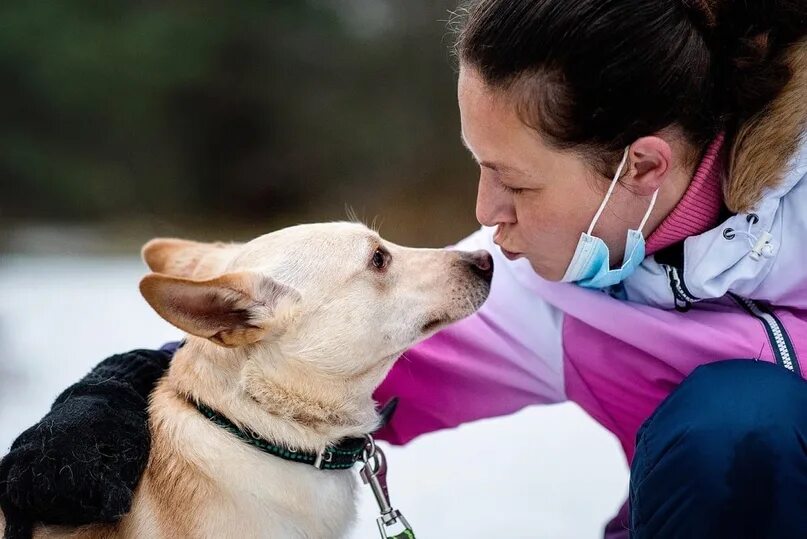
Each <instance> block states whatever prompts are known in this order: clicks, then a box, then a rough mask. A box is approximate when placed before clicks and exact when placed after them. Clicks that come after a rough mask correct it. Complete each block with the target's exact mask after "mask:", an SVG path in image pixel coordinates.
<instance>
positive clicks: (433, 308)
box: [140, 223, 493, 376]
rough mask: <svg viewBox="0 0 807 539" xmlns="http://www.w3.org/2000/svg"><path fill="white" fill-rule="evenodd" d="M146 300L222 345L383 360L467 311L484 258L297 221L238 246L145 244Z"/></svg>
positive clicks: (331, 363)
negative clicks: (399, 244)
mask: <svg viewBox="0 0 807 539" xmlns="http://www.w3.org/2000/svg"><path fill="white" fill-rule="evenodd" d="M143 257H144V259H145V261H146V263H147V264H148V266H149V268H150V269H151V270H152V271H153V272H154V273H151V274H149V275H148V276H146V277H145V278H143V280H142V281H141V284H140V290H141V292H142V294H143V296H144V297H145V299H146V301H148V303H149V304H150V305H151V306H152V307H153V308H154V309H155V310H156V311H157V313H158V314H159V315H160V316H162V317H163V318H165V319H166V320H167V321H168V322H170V323H171V324H173V325H175V326H176V327H178V328H180V329H182V330H184V331H186V332H187V333H189V334H190V335H194V336H197V337H202V338H205V339H208V340H210V341H212V342H214V343H216V344H218V345H221V346H225V347H251V346H253V347H254V346H271V347H274V348H275V349H276V350H278V351H279V352H280V354H281V355H282V356H284V357H287V358H294V360H295V361H301V362H305V363H306V364H310V365H312V366H314V367H315V368H316V369H318V370H320V371H322V372H323V373H330V374H338V375H346V376H350V375H354V374H357V373H360V372H364V371H366V370H367V369H369V368H371V367H372V366H373V365H375V364H378V363H379V362H381V361H383V360H389V359H394V358H396V357H397V356H399V355H400V354H401V353H402V352H403V351H405V350H406V349H407V348H409V347H410V346H412V345H413V344H414V343H416V342H418V341H419V340H421V339H423V338H425V337H427V336H429V335H430V334H432V333H434V332H435V331H437V330H438V329H440V328H442V327H444V326H445V325H447V324H450V323H452V322H455V321H457V320H460V319H461V318H464V317H466V316H468V315H470V314H472V313H473V312H474V311H475V310H476V309H478V308H479V307H480V306H481V305H482V303H483V302H484V301H485V299H486V298H487V296H488V292H489V290H490V282H491V277H492V274H493V265H492V264H493V263H492V259H491V257H490V255H489V254H488V253H486V252H484V251H478V252H473V253H468V252H460V251H450V250H442V249H412V248H406V247H401V246H398V245H395V244H392V243H390V242H387V241H385V240H383V239H382V238H381V237H379V235H378V234H377V233H375V232H374V231H372V230H370V229H369V228H367V227H365V226H363V225H360V224H356V223H327V224H312V225H301V226H296V227H292V228H287V229H283V230H279V231H277V232H273V233H271V234H267V235H265V236H261V237H259V238H257V239H255V240H252V241H250V242H248V243H245V244H204V243H196V242H189V241H184V240H175V239H157V240H152V241H151V242H149V243H148V244H146V246H145V247H144V248H143Z"/></svg>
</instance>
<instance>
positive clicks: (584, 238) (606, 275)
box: [561, 147, 658, 288]
mask: <svg viewBox="0 0 807 539" xmlns="http://www.w3.org/2000/svg"><path fill="white" fill-rule="evenodd" d="M629 150H630V147H627V148H625V155H624V156H623V157H622V162H621V163H620V164H619V168H617V171H616V174H615V175H614V179H613V180H611V186H610V187H609V188H608V193H606V195H605V198H604V199H603V201H602V204H600V209H599V210H597V213H596V215H594V219H593V220H592V221H591V225H589V227H588V231H587V232H584V233H583V234H581V235H580V240H579V241H578V242H577V249H576V250H575V252H574V256H573V257H572V261H571V262H570V263H569V268H568V269H567V270H566V275H564V276H563V279H561V280H562V281H563V282H565V283H577V284H578V285H580V286H583V287H586V288H606V287H609V286H613V285H615V284H617V283H620V282H622V281H623V280H624V279H626V278H627V277H628V276H629V275H631V274H632V273H633V272H634V271H636V268H638V267H639V264H641V263H642V261H643V260H644V255H645V243H644V236H643V235H642V229H643V228H644V225H645V224H646V223H647V220H648V219H649V218H650V214H651V213H652V212H653V207H654V206H655V205H656V198H658V191H656V192H655V193H653V199H652V200H651V201H650V207H649V208H648V209H647V213H645V215H644V219H642V222H641V224H640V225H639V229H638V230H633V229H631V230H628V237H627V240H626V241H625V257H624V258H623V260H622V266H621V267H619V268H617V269H611V262H610V254H609V252H608V246H607V245H606V244H605V242H604V241H602V239H600V238H598V237H596V236H592V235H591V232H592V231H593V230H594V226H595V225H596V224H597V221H598V220H599V219H600V216H601V215H602V212H603V210H604V209H605V205H606V204H607V203H608V200H609V199H610V198H611V194H612V193H613V192H614V188H615V187H616V184H617V183H618V181H619V176H620V175H621V174H622V170H623V169H624V168H625V164H626V163H627V162H628V151H629Z"/></svg>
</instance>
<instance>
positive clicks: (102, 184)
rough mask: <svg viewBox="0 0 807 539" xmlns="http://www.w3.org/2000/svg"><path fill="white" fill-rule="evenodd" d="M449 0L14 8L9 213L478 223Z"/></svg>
mask: <svg viewBox="0 0 807 539" xmlns="http://www.w3.org/2000/svg"><path fill="white" fill-rule="evenodd" d="M452 8H454V2H447V1H444V0H406V1H400V0H330V1H328V0H270V1H254V0H237V1H229V2H213V1H203V0H202V1H194V2H180V1H169V0H164V1H152V0H139V1H136V0H119V1H117V2H106V1H98V0H71V1H53V2H47V1H38V0H28V1H20V0H5V1H4V2H2V3H0V82H1V84H0V118H2V121H0V224H2V226H3V227H4V228H6V229H9V228H10V227H17V226H20V225H21V224H23V225H24V224H30V223H42V222H44V223H82V224H84V225H87V224H89V225H93V226H106V225H109V224H110V223H117V224H125V225H126V226H129V225H132V226H139V227H141V228H140V229H144V227H145V230H147V231H148V233H151V232H155V233H166V232H176V233H182V234H185V235H194V234H196V235H199V234H201V235H203V236H210V237H216V236H221V235H223V234H224V232H223V231H224V230H227V231H229V230H235V229H239V230H240V229H248V230H249V231H250V233H251V231H253V230H254V231H266V230H267V229H270V228H272V227H276V226H283V225H286V224H291V223H294V222H298V221H310V220H327V219H340V218H344V216H345V210H344V207H345V205H349V206H351V207H353V208H355V209H356V211H357V213H358V214H359V215H360V216H367V217H368V218H372V217H374V216H376V215H377V216H379V217H380V218H381V220H382V221H383V223H384V225H383V229H382V232H385V233H386V235H387V236H391V237H392V238H393V239H397V240H401V241H413V242H419V243H428V244H443V243H447V242H451V241H453V240H456V239H458V238H459V237H460V235H461V234H464V233H466V232H467V231H469V230H471V229H472V228H473V226H474V219H473V198H474V191H475V173H474V168H473V166H472V164H471V162H470V159H469V158H468V157H467V156H466V155H465V154H464V151H463V150H462V149H461V145H460V143H459V119H458V113H457V107H456V97H455V78H456V74H455V69H454V68H453V61H452V59H451V58H450V54H449V52H448V49H449V45H450V42H451V36H450V35H449V34H448V31H447V29H446V23H445V21H446V19H448V18H449V16H450V15H449V10H450V9H452Z"/></svg>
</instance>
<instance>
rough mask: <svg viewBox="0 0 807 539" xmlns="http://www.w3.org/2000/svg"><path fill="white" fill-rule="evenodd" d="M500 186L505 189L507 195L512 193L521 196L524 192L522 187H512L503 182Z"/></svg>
mask: <svg viewBox="0 0 807 539" xmlns="http://www.w3.org/2000/svg"><path fill="white" fill-rule="evenodd" d="M499 185H501V186H502V189H504V191H505V193H510V194H512V195H519V194H521V193H523V192H524V189H523V188H520V187H510V186H509V185H507V184H504V183H502V182H499Z"/></svg>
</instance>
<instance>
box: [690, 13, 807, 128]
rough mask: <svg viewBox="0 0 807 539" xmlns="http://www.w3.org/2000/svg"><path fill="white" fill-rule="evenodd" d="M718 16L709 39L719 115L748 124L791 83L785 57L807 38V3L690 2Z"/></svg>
mask: <svg viewBox="0 0 807 539" xmlns="http://www.w3.org/2000/svg"><path fill="white" fill-rule="evenodd" d="M685 2H687V3H689V4H699V5H702V6H705V7H706V10H707V11H708V12H709V13H711V15H712V16H713V17H714V26H713V29H712V32H711V35H710V37H709V39H708V43H709V47H710V49H711V50H712V54H713V62H714V69H715V71H716V72H717V73H718V77H717V82H718V84H719V86H718V87H717V88H716V92H715V93H716V97H717V98H718V99H719V100H720V103H719V105H720V106H719V107H718V110H722V111H723V112H724V114H725V115H726V116H728V117H729V118H731V119H732V120H734V121H738V122H743V121H745V120H747V119H748V118H750V117H752V116H753V115H755V114H756V113H758V112H760V111H761V110H762V109H764V108H765V106H766V105H767V104H768V103H770V102H771V101H772V100H773V99H775V98H776V96H777V95H778V94H779V92H781V90H782V88H783V87H784V86H785V85H786V84H787V81H788V80H789V79H790V76H791V72H790V68H789V67H788V65H787V64H786V62H785V60H784V58H783V56H784V55H783V52H784V51H785V50H786V49H787V48H788V47H789V46H790V45H791V44H793V43H795V42H796V41H798V40H799V39H801V38H802V37H804V36H805V34H807V0H750V1H736V0H720V1H718V0H685Z"/></svg>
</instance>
